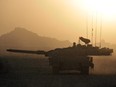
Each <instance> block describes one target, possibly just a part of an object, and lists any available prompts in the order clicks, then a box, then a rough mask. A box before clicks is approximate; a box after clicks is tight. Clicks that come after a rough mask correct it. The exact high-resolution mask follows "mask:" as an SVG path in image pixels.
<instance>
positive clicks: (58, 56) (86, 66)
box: [7, 40, 113, 75]
mask: <svg viewBox="0 0 116 87" xmlns="http://www.w3.org/2000/svg"><path fill="white" fill-rule="evenodd" d="M84 41H86V40H84ZM85 43H87V44H85V45H81V44H80V43H78V44H76V43H75V42H74V43H73V46H71V47H66V48H56V49H54V50H50V51H44V50H38V51H31V50H18V49H7V51H9V52H17V53H29V54H39V55H45V56H47V57H48V58H49V65H50V66H52V71H53V73H55V74H57V73H59V72H60V71H63V70H77V71H79V72H80V73H81V74H86V75H88V74H89V71H90V69H93V68H94V63H93V56H110V55H111V54H112V53H113V49H110V48H106V47H104V48H100V47H94V46H92V45H91V44H88V43H89V42H88V40H87V42H85Z"/></svg>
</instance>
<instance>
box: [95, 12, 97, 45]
mask: <svg viewBox="0 0 116 87" xmlns="http://www.w3.org/2000/svg"><path fill="white" fill-rule="evenodd" d="M96 42H97V11H96V26H95V46H96Z"/></svg>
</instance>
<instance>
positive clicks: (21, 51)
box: [7, 49, 47, 55]
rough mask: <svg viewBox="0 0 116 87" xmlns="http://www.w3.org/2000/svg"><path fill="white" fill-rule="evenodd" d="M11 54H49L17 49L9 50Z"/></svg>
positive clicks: (40, 51) (41, 51)
mask: <svg viewBox="0 0 116 87" xmlns="http://www.w3.org/2000/svg"><path fill="white" fill-rule="evenodd" d="M7 51H9V52H16V53H29V54H41V55H45V54H46V53H47V52H45V51H43V50H38V51H31V50H17V49H7Z"/></svg>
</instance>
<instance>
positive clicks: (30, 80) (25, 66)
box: [0, 55, 116, 87]
mask: <svg viewBox="0 0 116 87" xmlns="http://www.w3.org/2000/svg"><path fill="white" fill-rule="evenodd" d="M0 59H1V61H2V62H3V63H4V67H5V69H6V73H1V74H0V87H116V68H115V67H116V61H115V60H114V59H113V58H111V59H109V58H103V57H102V58H99V59H98V58H97V57H96V58H95V59H94V64H95V69H94V70H92V71H90V75H88V76H86V75H80V74H79V73H77V72H75V71H72V72H67V71H65V72H61V73H60V74H58V75H54V74H52V68H51V67H50V66H49V62H48V58H45V57H43V56H37V55H15V56H13V55H11V56H9V57H8V56H7V57H6V56H5V57H3V56H2V57H1V58H0Z"/></svg>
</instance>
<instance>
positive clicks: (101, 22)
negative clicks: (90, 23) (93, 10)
mask: <svg viewBox="0 0 116 87" xmlns="http://www.w3.org/2000/svg"><path fill="white" fill-rule="evenodd" d="M101 37H102V14H101V20H100V48H101Z"/></svg>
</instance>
